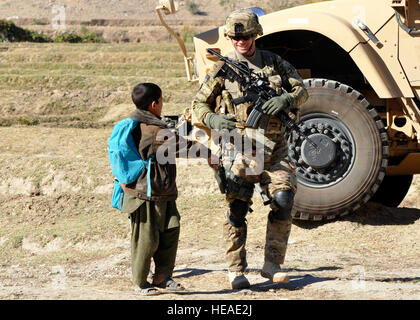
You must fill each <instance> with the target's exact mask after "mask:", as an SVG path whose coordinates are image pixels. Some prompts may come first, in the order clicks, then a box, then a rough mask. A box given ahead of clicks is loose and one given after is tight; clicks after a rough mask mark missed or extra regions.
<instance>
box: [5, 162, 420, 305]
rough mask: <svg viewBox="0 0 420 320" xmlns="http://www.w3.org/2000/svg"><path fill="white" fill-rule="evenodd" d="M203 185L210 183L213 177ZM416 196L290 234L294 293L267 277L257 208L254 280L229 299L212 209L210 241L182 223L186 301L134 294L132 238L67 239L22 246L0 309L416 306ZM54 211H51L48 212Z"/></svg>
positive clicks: (183, 170)
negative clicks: (16, 304) (62, 255)
mask: <svg viewBox="0 0 420 320" xmlns="http://www.w3.org/2000/svg"><path fill="white" fill-rule="evenodd" d="M187 167H188V166H183V165H179V177H181V178H183V177H185V176H190V177H191V180H189V181H188V183H187V182H182V181H183V179H181V182H180V183H179V185H180V191H181V193H182V194H183V196H181V197H180V200H179V202H181V203H183V201H185V200H186V196H185V192H186V191H189V190H191V188H192V189H194V188H198V186H199V185H200V184H201V183H202V181H201V182H199V181H198V182H197V180H194V176H191V174H190V173H189V170H195V169H194V167H193V168H191V167H188V168H187ZM187 169H188V170H187ZM201 177H202V179H208V178H210V176H209V175H208V172H207V171H206V173H205V174H204V175H201ZM195 178H197V177H195ZM419 186H420V179H419V177H418V176H416V177H415V180H414V183H413V185H412V187H411V189H410V191H409V194H408V195H407V197H406V199H405V200H404V202H403V203H402V204H401V205H400V207H399V208H387V207H384V206H382V205H379V204H377V203H368V204H367V206H366V207H364V208H362V209H361V210H359V211H358V212H356V213H355V214H353V215H351V216H348V217H346V218H342V219H340V220H337V221H334V222H331V223H325V224H314V223H312V224H308V223H305V224H302V223H296V224H295V225H293V228H292V233H291V236H290V239H289V246H288V252H287V257H286V262H285V264H284V265H283V268H284V269H285V271H287V272H288V274H289V276H290V282H289V283H288V284H272V283H270V282H269V281H267V280H266V279H265V278H262V277H261V276H260V268H261V267H262V263H263V251H264V235H265V214H264V212H265V211H264V208H262V207H261V206H260V205H258V204H257V205H256V207H255V208H254V209H255V212H253V213H252V214H250V215H249V217H248V225H249V237H248V245H247V250H248V251H247V253H248V264H249V266H248V270H247V277H248V279H249V281H250V282H251V285H252V286H251V288H250V289H246V290H232V289H230V287H229V283H228V282H227V269H226V265H225V262H224V249H223V242H222V228H221V222H222V221H223V219H224V216H223V212H224V209H223V206H224V205H223V203H220V204H217V205H215V206H214V204H213V206H214V207H213V208H214V211H215V213H214V214H215V215H217V217H216V218H215V219H216V222H215V223H213V225H212V226H211V228H210V229H209V230H211V231H209V232H208V233H209V234H210V233H211V235H209V234H204V233H200V232H198V228H199V227H201V226H200V225H199V224H198V223H196V222H191V221H189V220H191V214H192V213H191V211H182V210H180V211H181V215H182V216H183V219H182V220H181V222H182V229H181V230H182V232H181V238H180V243H179V251H178V256H177V264H176V268H175V270H174V278H175V279H176V280H177V281H179V282H181V283H182V284H183V285H184V286H185V287H186V288H187V290H186V291H185V292H182V293H178V294H173V293H163V294H162V295H159V296H155V297H143V296H139V295H136V294H134V291H133V289H134V287H133V285H132V283H131V280H130V277H131V269H130V249H129V236H128V234H127V235H126V236H125V237H120V238H112V239H98V240H95V241H94V240H90V241H87V242H79V243H76V244H73V245H72V244H70V243H64V242H63V240H62V239H60V237H58V238H54V239H53V240H51V241H49V242H48V243H47V244H46V245H44V246H41V245H39V244H37V243H35V242H31V240H28V239H24V240H23V243H22V244H21V246H22V247H21V248H19V250H21V251H25V252H26V253H30V255H29V256H28V257H27V258H25V260H24V261H22V262H20V263H14V264H11V263H3V264H1V265H0V283H1V285H0V299H43V300H44V299H45V300H50V299H58V300H97V299H104V300H122V299H124V300H150V299H152V300H160V299H164V300H172V299H176V300H260V299H264V300H283V299H291V300H296V299H297V300H307V299H314V300H324V299H326V300H330V299H331V300H343V299H345V300H347V299H350V300H353V299H355V300H360V299H362V300H364V299H366V300H371V299H374V300H383V299H392V300H400V299H409V300H412V299H416V300H418V299H420V285H419V281H420V276H419V275H420V266H419V261H420V253H419V252H420V250H419V242H418V241H419V239H420V231H419V230H420V229H419V225H420V201H419V197H418V195H419ZM212 187H213V186H212ZM57 188H58V187H57ZM61 188H63V185H62V186H61ZM211 191H213V190H211ZM68 192H71V191H68ZM73 192H75V193H77V192H80V191H78V190H73ZM106 192H108V191H106ZM53 202H54V201H52V202H50V203H51V205H53ZM256 202H257V200H256ZM104 215H105V213H104ZM104 219H105V218H104ZM120 219H121V220H122V223H123V224H126V226H127V229H126V231H129V230H128V221H127V220H126V219H125V218H123V217H121V218H120ZM35 222H36V220H34V223H35ZM57 224H58V222H57ZM57 228H58V227H57ZM92 228H94V226H92ZM206 237H210V238H209V239H210V240H211V241H210V242H209V243H207V244H203V242H202V240H203V239H204V238H206ZM2 239H3V242H4V241H5V240H4V237H3V238H0V241H2ZM211 242H213V243H214V244H212V243H211ZM104 247H108V248H110V249H112V250H113V251H112V252H111V254H107V255H105V256H103V257H99V258H89V259H82V258H80V259H79V260H76V262H69V263H60V264H56V265H54V264H52V263H51V262H49V261H48V259H47V258H46V257H48V254H51V253H54V252H55V253H57V254H58V253H59V252H63V251H66V250H71V249H75V248H76V249H77V250H78V252H79V254H78V255H79V256H83V253H89V252H93V251H95V250H100V249H103V248H104ZM16 252H17V251H16ZM31 259H37V260H34V261H38V262H29V261H32V260H31ZM44 259H45V261H44V262H43V260H44ZM12 261H13V259H12Z"/></svg>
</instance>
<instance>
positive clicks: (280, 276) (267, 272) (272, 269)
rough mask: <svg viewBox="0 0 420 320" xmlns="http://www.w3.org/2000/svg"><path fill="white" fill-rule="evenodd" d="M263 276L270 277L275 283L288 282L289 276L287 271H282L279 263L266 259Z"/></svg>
mask: <svg viewBox="0 0 420 320" xmlns="http://www.w3.org/2000/svg"><path fill="white" fill-rule="evenodd" d="M261 276H262V277H264V278H267V279H270V280H271V281H272V282H275V283H288V282H289V276H288V275H287V273H285V272H282V270H281V268H280V266H279V265H277V264H275V263H272V262H270V261H265V262H264V266H263V268H262V270H261Z"/></svg>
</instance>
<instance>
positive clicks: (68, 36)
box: [54, 32, 83, 43]
mask: <svg viewBox="0 0 420 320" xmlns="http://www.w3.org/2000/svg"><path fill="white" fill-rule="evenodd" d="M82 41H83V39H82V37H81V36H79V35H78V34H75V33H69V32H65V33H62V34H60V35H58V36H57V37H56V38H55V39H54V42H70V43H79V42H82Z"/></svg>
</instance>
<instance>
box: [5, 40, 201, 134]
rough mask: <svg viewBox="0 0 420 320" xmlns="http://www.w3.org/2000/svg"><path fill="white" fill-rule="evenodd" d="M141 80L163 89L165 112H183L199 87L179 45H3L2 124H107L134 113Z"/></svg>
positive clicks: (85, 125) (71, 125)
mask: <svg viewBox="0 0 420 320" xmlns="http://www.w3.org/2000/svg"><path fill="white" fill-rule="evenodd" d="M188 49H189V50H192V45H189V46H188ZM139 82H155V83H157V84H158V85H159V86H160V87H161V88H162V89H163V92H164V95H163V98H164V103H165V110H164V112H165V113H167V114H171V113H180V112H182V110H183V109H184V108H185V107H187V106H189V105H190V103H191V100H192V97H193V96H194V93H195V91H196V90H197V83H188V81H186V76H185V68H184V62H183V56H182V54H181V51H180V50H179V49H178V47H177V45H176V44H33V43H13V44H7V45H3V47H2V50H1V51H0V92H1V93H0V111H1V116H0V125H1V126H10V125H12V124H24V125H33V124H42V125H48V126H61V127H101V126H105V125H109V124H110V123H112V122H113V121H114V120H116V119H119V118H120V117H121V116H125V115H127V114H129V113H130V110H131V109H132V102H131V97H130V92H131V89H132V88H133V87H134V86H135V85H136V84H137V83H139Z"/></svg>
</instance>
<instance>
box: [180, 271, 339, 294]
mask: <svg viewBox="0 0 420 320" xmlns="http://www.w3.org/2000/svg"><path fill="white" fill-rule="evenodd" d="M338 269H342V268H341V267H319V268H315V269H299V268H293V269H284V271H286V272H290V271H296V272H321V271H326V270H338ZM260 271H261V270H260V269H247V273H254V274H255V273H259V272H260ZM210 272H225V273H227V269H223V270H210V269H194V268H186V269H179V270H174V274H176V275H174V276H173V277H174V278H180V277H182V278H185V277H195V276H200V275H203V274H206V273H210ZM336 279H337V278H334V277H315V276H312V275H310V274H305V275H296V276H290V282H289V283H272V282H271V281H269V280H266V281H264V282H261V283H254V284H252V285H251V287H250V288H249V289H246V290H249V291H251V292H265V291H269V290H272V289H275V290H276V289H285V290H298V289H302V288H303V287H305V286H307V285H310V284H313V283H318V282H323V281H330V280H336ZM239 291H240V290H233V289H221V290H210V291H205V290H203V291H192V290H189V291H185V292H177V294H179V295H197V294H226V293H235V292H239Z"/></svg>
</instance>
